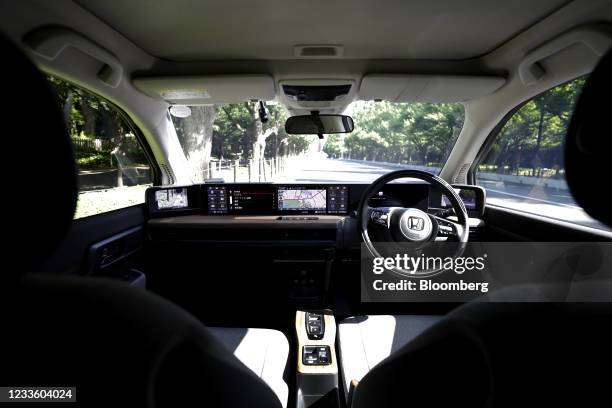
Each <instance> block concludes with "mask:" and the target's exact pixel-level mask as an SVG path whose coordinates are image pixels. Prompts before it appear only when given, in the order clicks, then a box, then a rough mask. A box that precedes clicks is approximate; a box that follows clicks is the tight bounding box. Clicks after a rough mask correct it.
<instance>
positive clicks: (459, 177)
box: [453, 163, 471, 184]
mask: <svg viewBox="0 0 612 408" xmlns="http://www.w3.org/2000/svg"><path fill="white" fill-rule="evenodd" d="M470 165H471V163H464V164H463V165H462V166H461V168H460V169H459V172H458V173H457V174H456V175H455V178H454V179H453V183H457V184H465V183H466V181H467V173H468V171H469V170H470Z"/></svg>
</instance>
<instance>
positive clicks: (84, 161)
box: [75, 152, 111, 170]
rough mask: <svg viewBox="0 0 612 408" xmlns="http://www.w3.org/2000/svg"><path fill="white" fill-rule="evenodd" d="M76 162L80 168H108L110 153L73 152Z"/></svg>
mask: <svg viewBox="0 0 612 408" xmlns="http://www.w3.org/2000/svg"><path fill="white" fill-rule="evenodd" d="M75 156H76V162H77V165H78V166H79V168H80V169H83V170H94V169H104V168H109V167H111V166H110V160H111V158H110V157H111V156H110V153H85V152H77V153H75Z"/></svg>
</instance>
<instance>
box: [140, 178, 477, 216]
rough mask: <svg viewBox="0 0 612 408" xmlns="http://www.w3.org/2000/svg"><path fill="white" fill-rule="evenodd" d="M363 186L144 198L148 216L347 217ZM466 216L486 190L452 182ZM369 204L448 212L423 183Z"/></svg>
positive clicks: (185, 191) (261, 186) (198, 191)
mask: <svg viewBox="0 0 612 408" xmlns="http://www.w3.org/2000/svg"><path fill="white" fill-rule="evenodd" d="M367 187H368V185H366V184H321V185H315V184H306V185H300V184H269V183H249V184H240V183H223V184H197V185H192V186H182V187H175V186H172V187H151V188H149V189H148V190H147V193H146V201H147V205H148V208H149V214H150V216H151V217H152V218H158V217H166V216H177V215H182V214H183V215H193V214H198V215H208V216H225V215H227V216H232V215H233V216H236V215H268V216H269V215H275V216H279V217H286V218H291V217H295V216H313V217H316V216H324V215H336V216H342V215H350V214H351V213H352V212H353V211H356V210H357V207H358V204H359V201H360V199H361V197H362V195H363V192H364V191H365V189H366V188H367ZM454 187H455V190H456V191H457V192H458V194H459V196H460V197H461V199H462V200H463V202H464V203H465V205H466V208H467V210H468V213H469V215H470V216H474V217H478V216H480V215H481V213H482V211H483V210H484V190H482V189H480V188H478V187H475V186H454ZM369 205H370V206H371V207H395V206H397V207H407V208H408V207H412V208H418V209H421V210H423V211H427V210H432V209H434V210H447V209H449V208H450V202H449V201H448V199H447V198H446V197H445V196H444V195H443V194H442V193H441V192H440V191H439V190H437V189H435V188H433V187H432V186H430V185H429V184H428V183H425V182H410V183H390V184H387V185H386V186H385V187H384V188H383V189H382V190H381V191H378V192H377V193H376V194H375V195H374V196H373V197H372V198H371V199H370V202H369Z"/></svg>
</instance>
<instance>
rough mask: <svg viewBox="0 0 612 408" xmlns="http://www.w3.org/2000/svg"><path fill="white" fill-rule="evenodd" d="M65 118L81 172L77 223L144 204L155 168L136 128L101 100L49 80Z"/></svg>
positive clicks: (79, 175)
mask: <svg viewBox="0 0 612 408" xmlns="http://www.w3.org/2000/svg"><path fill="white" fill-rule="evenodd" d="M48 80H49V82H50V83H51V86H52V87H53V88H54V89H55V91H56V94H57V98H58V103H59V105H60V107H61V109H62V112H63V114H64V119H65V120H66V123H67V126H68V130H69V132H70V137H71V139H72V144H73V147H74V154H75V159H76V163H77V167H78V173H79V174H78V182H79V199H78V204H77V209H76V213H75V215H74V218H82V217H88V216H90V215H96V214H100V213H104V212H107V211H112V210H117V209H119V208H124V207H129V206H131V205H136V204H141V203H143V202H144V198H145V190H146V188H147V187H148V186H150V185H151V183H152V180H153V178H152V173H151V166H150V165H149V162H148V160H147V156H146V155H145V152H144V150H143V149H142V147H141V146H140V144H139V141H138V139H137V138H136V136H135V134H134V132H133V130H132V127H131V126H130V125H129V124H128V123H127V121H126V120H125V119H124V117H123V115H122V114H121V113H120V112H119V110H118V109H117V108H115V107H114V106H113V105H111V104H110V103H109V102H107V101H105V100H103V99H102V98H100V97H98V96H96V95H93V94H91V93H89V92H87V91H85V90H83V89H81V88H78V87H76V86H74V85H72V84H70V83H68V82H66V81H63V80H61V79H59V78H57V77H53V76H48Z"/></svg>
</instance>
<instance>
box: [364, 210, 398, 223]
mask: <svg viewBox="0 0 612 408" xmlns="http://www.w3.org/2000/svg"><path fill="white" fill-rule="evenodd" d="M393 210H394V207H370V206H368V214H369V222H371V223H372V224H374V225H378V226H381V227H387V228H388V227H389V226H390V222H391V214H392V213H393Z"/></svg>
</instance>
